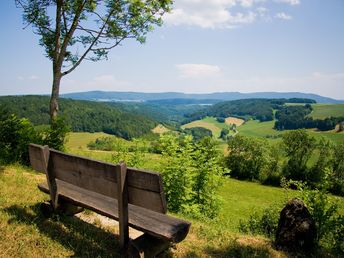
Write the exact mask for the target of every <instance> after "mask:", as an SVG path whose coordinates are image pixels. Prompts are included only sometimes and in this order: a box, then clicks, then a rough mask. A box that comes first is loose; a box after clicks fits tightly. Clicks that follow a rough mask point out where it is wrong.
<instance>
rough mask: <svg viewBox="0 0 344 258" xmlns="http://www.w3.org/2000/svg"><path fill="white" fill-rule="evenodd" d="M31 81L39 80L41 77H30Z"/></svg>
mask: <svg viewBox="0 0 344 258" xmlns="http://www.w3.org/2000/svg"><path fill="white" fill-rule="evenodd" d="M29 79H30V80H38V79H39V77H38V76H36V75H31V76H30V77H29Z"/></svg>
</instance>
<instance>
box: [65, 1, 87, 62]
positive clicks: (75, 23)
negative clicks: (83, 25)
mask: <svg viewBox="0 0 344 258" xmlns="http://www.w3.org/2000/svg"><path fill="white" fill-rule="evenodd" d="M86 1H87V0H84V1H83V3H82V4H81V5H80V6H79V8H78V10H77V11H76V13H75V16H74V19H73V23H72V25H71V27H70V29H69V31H68V33H67V34H66V36H65V38H64V40H63V43H62V47H61V51H60V55H59V58H58V65H59V66H60V67H61V66H62V63H63V60H64V58H65V54H66V50H67V46H68V43H69V41H70V39H71V38H72V36H73V34H74V31H75V29H76V27H77V25H78V23H79V18H80V14H81V13H82V10H83V9H84V7H85V4H86Z"/></svg>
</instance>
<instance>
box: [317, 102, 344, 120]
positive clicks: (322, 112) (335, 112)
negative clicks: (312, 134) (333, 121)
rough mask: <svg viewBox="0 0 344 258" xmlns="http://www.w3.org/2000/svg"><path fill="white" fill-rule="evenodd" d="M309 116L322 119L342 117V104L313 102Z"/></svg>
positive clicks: (343, 113)
mask: <svg viewBox="0 0 344 258" xmlns="http://www.w3.org/2000/svg"><path fill="white" fill-rule="evenodd" d="M312 106H313V112H312V113H311V116H312V117H313V118H314V119H324V118H326V117H330V116H333V117H343V116H344V104H314V105H312Z"/></svg>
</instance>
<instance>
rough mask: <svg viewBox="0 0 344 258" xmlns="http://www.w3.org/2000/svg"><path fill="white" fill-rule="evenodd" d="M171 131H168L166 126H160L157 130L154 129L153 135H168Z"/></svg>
mask: <svg viewBox="0 0 344 258" xmlns="http://www.w3.org/2000/svg"><path fill="white" fill-rule="evenodd" d="M169 131H170V130H169V129H167V128H166V127H165V126H163V125H162V124H158V125H157V126H156V127H155V128H153V129H152V132H153V133H157V134H163V133H167V132H169Z"/></svg>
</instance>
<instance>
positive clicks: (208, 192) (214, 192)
mask: <svg viewBox="0 0 344 258" xmlns="http://www.w3.org/2000/svg"><path fill="white" fill-rule="evenodd" d="M160 148H161V151H162V155H163V163H162V167H161V169H160V170H161V171H162V176H163V180H164V189H165V194H166V199H167V204H168V209H169V210H170V211H173V212H183V213H185V214H189V215H191V216H194V217H209V218H214V217H215V216H216V215H217V213H218V210H219V208H220V205H219V204H220V199H219V196H218V189H219V187H220V185H221V176H222V174H223V166H222V160H221V156H220V154H219V152H218V150H217V146H216V144H215V141H214V140H213V139H212V138H210V137H205V138H203V139H202V140H200V141H198V142H197V143H195V142H193V140H192V137H191V136H188V135H187V136H184V137H183V136H182V137H179V138H178V137H177V136H175V135H172V134H165V135H163V136H161V139H160Z"/></svg>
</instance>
